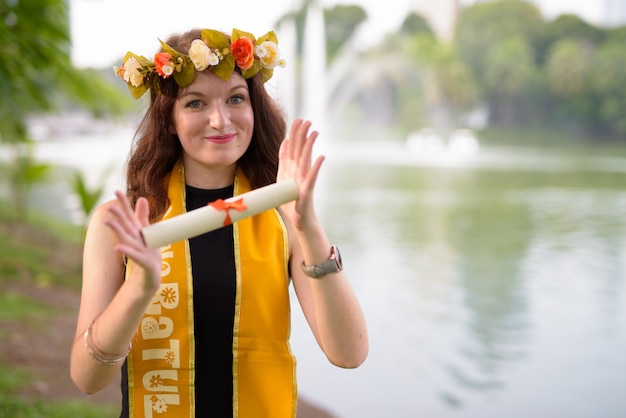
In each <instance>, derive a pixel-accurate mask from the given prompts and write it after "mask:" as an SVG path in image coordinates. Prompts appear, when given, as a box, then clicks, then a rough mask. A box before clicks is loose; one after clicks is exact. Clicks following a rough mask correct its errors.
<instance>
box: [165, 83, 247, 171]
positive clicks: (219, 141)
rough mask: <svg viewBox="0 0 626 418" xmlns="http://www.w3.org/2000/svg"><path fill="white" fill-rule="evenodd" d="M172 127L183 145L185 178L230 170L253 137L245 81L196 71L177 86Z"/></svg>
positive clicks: (232, 169)
mask: <svg viewBox="0 0 626 418" xmlns="http://www.w3.org/2000/svg"><path fill="white" fill-rule="evenodd" d="M173 124H174V126H173V129H175V130H176V133H177V134H178V138H179V139H180V142H181V144H182V148H183V162H184V165H185V177H186V178H189V175H193V174H194V173H197V172H218V171H219V172H232V173H234V168H235V166H236V163H237V160H239V158H240V157H241V156H242V155H243V154H244V152H245V151H246V149H248V146H249V145H250V141H251V139H252V132H253V129H254V114H253V112H252V105H251V103H250V93H249V91H248V85H247V84H246V80H245V79H244V78H243V77H242V76H241V75H239V74H237V73H233V75H232V76H231V77H230V78H229V79H228V81H224V80H222V79H221V78H219V77H218V76H216V75H215V74H213V73H212V72H211V71H203V72H200V73H196V77H195V79H194V81H193V83H191V84H190V85H189V86H188V87H187V88H185V89H180V91H179V93H178V97H177V98H176V102H175V103H174V109H173Z"/></svg>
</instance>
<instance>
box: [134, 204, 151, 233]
mask: <svg viewBox="0 0 626 418" xmlns="http://www.w3.org/2000/svg"><path fill="white" fill-rule="evenodd" d="M135 216H136V218H137V220H138V221H139V224H140V225H141V227H142V228H143V227H146V226H148V225H150V205H149V204H148V199H146V198H145V197H140V198H139V199H137V204H136V205H135Z"/></svg>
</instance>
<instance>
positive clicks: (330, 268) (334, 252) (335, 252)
mask: <svg viewBox="0 0 626 418" xmlns="http://www.w3.org/2000/svg"><path fill="white" fill-rule="evenodd" d="M342 269H343V265H342V261H341V255H340V253H339V249H338V248H337V246H336V245H332V246H331V248H330V257H329V259H328V260H326V261H324V262H323V263H319V264H313V265H311V266H307V265H306V264H305V263H304V261H303V262H302V271H304V274H306V275H307V276H309V277H312V278H314V279H319V278H320V277H324V276H326V275H327V274H330V273H336V272H338V271H341V270H342Z"/></svg>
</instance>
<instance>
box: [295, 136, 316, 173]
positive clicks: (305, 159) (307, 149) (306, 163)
mask: <svg viewBox="0 0 626 418" xmlns="http://www.w3.org/2000/svg"><path fill="white" fill-rule="evenodd" d="M318 136H319V133H318V132H317V131H313V132H311V134H310V135H309V136H308V137H307V138H306V139H305V140H304V141H303V146H302V150H301V151H300V152H301V154H300V160H299V161H298V163H299V164H300V167H302V168H304V169H308V168H309V167H310V166H311V161H313V146H314V145H315V141H316V140H317V137H318Z"/></svg>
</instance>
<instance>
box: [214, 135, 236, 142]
mask: <svg viewBox="0 0 626 418" xmlns="http://www.w3.org/2000/svg"><path fill="white" fill-rule="evenodd" d="M235 137H236V135H235V134H225V135H212V136H209V137H207V140H208V141H209V142H212V143H214V144H226V143H228V142H230V141H232V140H233V139H235Z"/></svg>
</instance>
